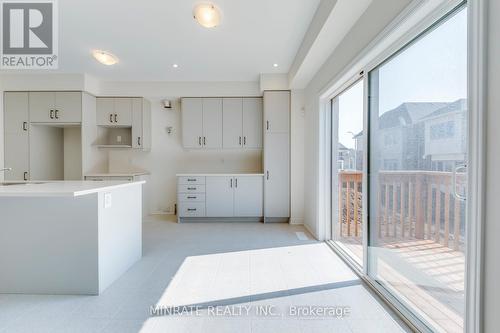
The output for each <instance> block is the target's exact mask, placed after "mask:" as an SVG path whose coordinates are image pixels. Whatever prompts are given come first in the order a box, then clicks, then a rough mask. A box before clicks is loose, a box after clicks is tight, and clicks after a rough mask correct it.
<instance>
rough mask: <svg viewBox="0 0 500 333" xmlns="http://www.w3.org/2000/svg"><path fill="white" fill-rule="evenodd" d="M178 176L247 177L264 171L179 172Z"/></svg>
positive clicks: (258, 174) (259, 174) (261, 174)
mask: <svg viewBox="0 0 500 333" xmlns="http://www.w3.org/2000/svg"><path fill="white" fill-rule="evenodd" d="M176 176H177V177H210V176H221V177H245V176H261V177H263V176H264V174H263V173H178V174H176Z"/></svg>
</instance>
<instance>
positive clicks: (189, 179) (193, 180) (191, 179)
mask: <svg viewBox="0 0 500 333" xmlns="http://www.w3.org/2000/svg"><path fill="white" fill-rule="evenodd" d="M187 181H188V182H195V181H196V178H188V179H187Z"/></svg>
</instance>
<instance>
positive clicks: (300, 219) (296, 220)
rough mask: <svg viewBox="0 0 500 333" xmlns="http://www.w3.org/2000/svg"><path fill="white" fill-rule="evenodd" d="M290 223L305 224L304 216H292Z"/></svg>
mask: <svg viewBox="0 0 500 333" xmlns="http://www.w3.org/2000/svg"><path fill="white" fill-rule="evenodd" d="M290 224H295V225H303V224H304V218H303V217H291V218H290Z"/></svg>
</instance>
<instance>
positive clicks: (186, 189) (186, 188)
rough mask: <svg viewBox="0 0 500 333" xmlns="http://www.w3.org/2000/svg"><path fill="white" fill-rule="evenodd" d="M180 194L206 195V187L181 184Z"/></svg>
mask: <svg viewBox="0 0 500 333" xmlns="http://www.w3.org/2000/svg"><path fill="white" fill-rule="evenodd" d="M178 192H179V193H205V185H186V184H181V185H179V187H178Z"/></svg>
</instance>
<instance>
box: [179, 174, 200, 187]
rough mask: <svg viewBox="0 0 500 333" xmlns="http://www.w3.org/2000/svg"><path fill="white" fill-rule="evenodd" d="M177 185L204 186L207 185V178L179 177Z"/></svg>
mask: <svg viewBox="0 0 500 333" xmlns="http://www.w3.org/2000/svg"><path fill="white" fill-rule="evenodd" d="M177 184H179V185H186V184H187V185H190V184H200V185H204V184H205V177H197V176H192V177H179V178H178V179H177Z"/></svg>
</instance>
